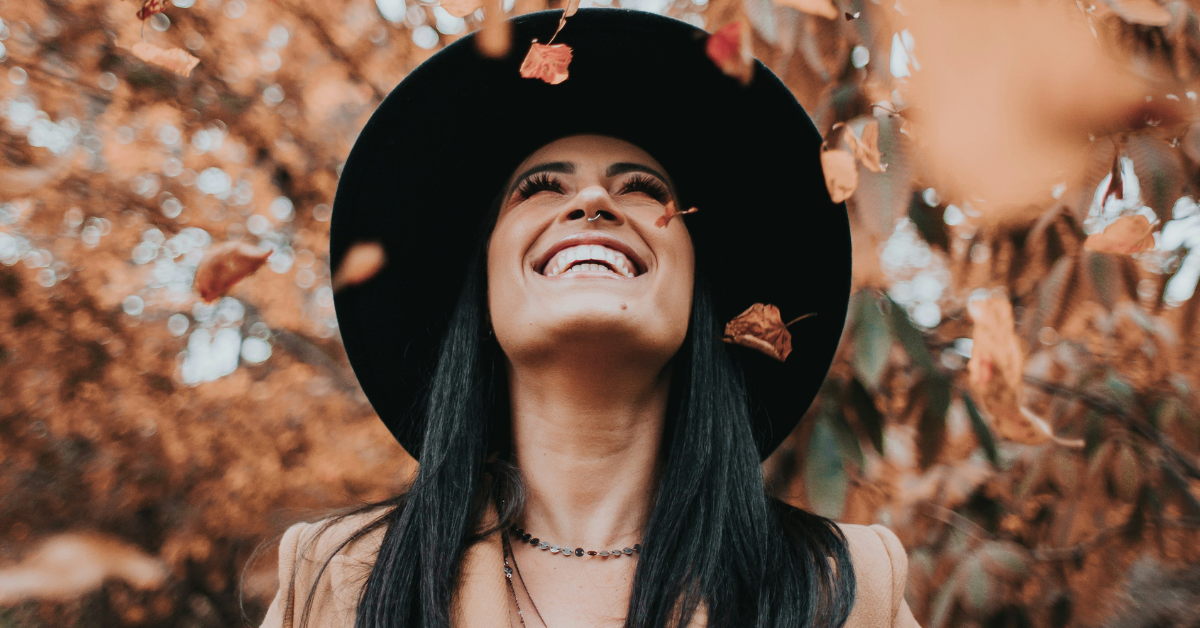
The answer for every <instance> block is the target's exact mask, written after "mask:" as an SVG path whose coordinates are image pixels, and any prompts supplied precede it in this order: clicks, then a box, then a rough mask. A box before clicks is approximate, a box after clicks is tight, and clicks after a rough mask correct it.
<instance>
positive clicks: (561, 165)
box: [508, 161, 575, 196]
mask: <svg viewBox="0 0 1200 628" xmlns="http://www.w3.org/2000/svg"><path fill="white" fill-rule="evenodd" d="M539 172H560V173H562V174H575V164H573V163H571V162H569V161H549V162H546V163H544V164H538V165H536V166H534V167H532V168H530V169H529V170H526V171H525V172H522V173H521V174H519V175H517V178H515V179H513V183H512V185H511V186H509V188H508V196H512V193H513V190H515V189H516V187H517V184H519V183H520V182H522V181H524V180H525V179H528V178H529V177H532V176H533V175H535V174H537V173H539Z"/></svg>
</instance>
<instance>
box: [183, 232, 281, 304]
mask: <svg viewBox="0 0 1200 628" xmlns="http://www.w3.org/2000/svg"><path fill="white" fill-rule="evenodd" d="M270 256H271V252H270V251H264V250H262V249H260V248H258V247H256V246H251V245H249V244H246V243H245V242H230V243H228V244H223V245H221V246H218V247H215V248H213V249H212V250H210V251H209V252H208V254H207V255H205V256H204V259H202V260H200V265H199V266H198V267H197V268H196V278H195V280H194V282H193V285H194V286H195V287H196V292H198V293H199V294H200V298H201V299H203V300H204V301H205V302H206V303H211V302H213V301H216V300H217V299H219V298H221V297H222V296H224V294H225V293H226V292H228V291H229V289H230V288H232V287H233V286H234V284H236V283H237V282H239V281H241V280H243V279H245V278H246V277H248V276H250V275H251V274H253V273H254V271H256V270H258V269H259V268H261V267H262V265H263V264H265V263H266V261H267V258H268V257H270Z"/></svg>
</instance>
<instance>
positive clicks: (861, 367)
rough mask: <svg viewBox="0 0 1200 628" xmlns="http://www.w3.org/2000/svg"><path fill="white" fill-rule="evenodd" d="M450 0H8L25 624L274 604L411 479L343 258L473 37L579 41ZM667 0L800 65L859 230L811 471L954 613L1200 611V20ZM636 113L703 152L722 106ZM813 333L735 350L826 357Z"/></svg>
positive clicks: (951, 619)
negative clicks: (290, 579)
mask: <svg viewBox="0 0 1200 628" xmlns="http://www.w3.org/2000/svg"><path fill="white" fill-rule="evenodd" d="M594 4H599V3H594ZM610 4H616V2H614V3H610ZM435 5H437V3H428V2H420V3H418V2H415V1H411V0H410V1H408V2H407V3H406V2H405V1H404V0H375V1H366V0H361V1H360V0H332V1H331V2H320V3H318V2H305V1H303V0H276V1H271V2H268V1H265V0H172V2H165V1H161V2H160V1H159V0H147V2H145V3H143V2H141V1H140V0H139V1H136V2H135V1H134V0H104V1H101V0H69V1H60V0H30V1H26V2H15V1H12V0H10V1H9V2H8V3H7V4H0V20H2V22H0V45H2V47H0V62H2V64H3V66H4V67H3V68H2V71H0V147H2V148H3V162H0V626H10V625H11V626H172V627H173V626H204V627H207V626H214V627H215V626H234V625H241V622H242V621H243V617H242V613H243V610H244V611H245V613H246V615H247V617H248V618H249V621H250V623H252V624H253V623H256V622H257V620H258V618H259V617H260V616H261V613H262V611H263V610H264V608H265V604H266V603H267V602H268V601H269V599H270V596H271V595H272V594H273V593H274V590H275V587H276V582H275V573H274V568H275V565H274V555H273V547H274V544H275V542H276V540H277V539H276V538H275V535H276V534H278V533H279V532H281V531H282V530H283V528H284V527H286V525H288V524H290V523H292V522H295V521H297V520H300V519H314V518H317V517H320V516H322V515H323V514H324V513H327V512H328V511H329V510H330V509H333V508H338V507H343V506H347V505H352V504H355V503H360V502H363V501H368V500H375V499H381V498H384V497H387V496H389V495H390V494H392V493H393V492H395V491H396V490H398V487H400V486H402V485H403V483H404V482H405V480H406V479H407V478H408V477H410V476H411V473H412V472H413V470H414V464H413V462H412V460H411V459H409V458H408V457H407V456H406V455H405V454H404V453H403V451H402V450H400V448H399V446H398V445H396V444H395V442H394V441H393V440H392V439H391V437H390V435H389V434H388V432H387V430H386V429H385V428H384V427H383V426H382V425H381V424H380V423H379V421H378V420H377V419H376V417H375V416H374V414H373V412H372V410H371V407H370V405H369V404H368V403H367V401H366V399H365V398H364V397H363V395H362V393H361V391H360V390H359V389H358V386H357V383H356V381H355V379H354V376H353V373H352V371H351V370H350V368H349V366H348V364H347V363H346V360H345V356H344V354H343V353H342V349H341V346H340V342H339V339H338V335H337V321H336V317H335V315H334V310H333V301H332V299H333V294H334V291H335V290H340V289H342V288H344V287H346V286H351V285H354V284H356V283H361V282H365V281H370V279H371V277H373V276H374V275H375V274H376V273H377V272H379V271H380V269H382V268H385V267H386V264H387V263H388V260H387V259H386V258H385V257H384V256H383V252H382V249H381V248H380V247H379V245H378V244H377V243H372V242H361V243H358V244H357V245H356V247H355V249H354V253H353V255H352V256H351V258H350V259H349V260H348V261H347V263H346V264H345V265H344V266H343V267H342V269H341V273H340V274H339V276H337V277H332V276H331V273H330V268H329V260H328V248H327V247H328V229H329V219H330V211H331V210H330V204H331V203H332V199H333V195H334V191H335V189H336V184H337V180H338V176H339V175H340V172H341V166H342V164H343V163H344V160H345V159H346V156H347V155H348V153H349V150H350V147H351V146H352V144H353V141H354V139H355V138H356V137H357V134H358V133H359V131H360V130H361V129H362V127H363V125H364V124H365V122H366V120H367V118H368V117H369V115H370V113H371V112H372V111H373V109H374V107H375V106H376V105H378V103H379V102H381V100H382V99H383V98H384V96H385V95H386V94H387V93H388V92H389V90H390V89H391V88H392V87H393V86H394V85H395V84H396V83H397V82H399V81H400V80H401V79H402V78H403V77H404V76H405V75H406V74H407V73H408V72H410V71H411V70H412V69H413V68H414V67H416V65H417V64H418V63H420V62H421V61H422V60H424V59H425V58H427V57H428V56H429V55H430V54H432V52H433V51H435V50H437V49H438V48H440V47H441V46H443V45H445V44H447V43H449V42H451V41H453V40H455V39H457V38H458V37H461V36H462V35H463V34H465V33H467V32H470V31H471V30H474V29H482V30H483V36H481V37H480V39H479V40H477V41H479V42H480V43H479V48H480V50H481V52H483V53H485V54H488V55H490V56H493V57H500V56H503V55H504V54H506V53H507V52H508V51H510V50H511V51H512V52H513V53H514V54H518V55H521V56H522V58H525V59H526V64H524V65H523V66H522V70H521V72H522V74H524V75H526V76H527V77H529V78H530V80H542V81H546V82H547V83H550V84H552V85H553V84H556V83H561V82H562V81H564V80H570V79H569V76H570V61H571V51H570V49H569V48H568V47H566V46H565V45H563V44H560V43H556V41H555V40H554V39H553V38H551V39H550V40H547V41H546V44H545V45H543V44H541V43H537V44H534V45H531V42H528V41H524V42H522V41H511V40H510V37H509V31H508V29H507V27H506V26H505V25H504V22H503V21H502V20H501V19H499V18H501V17H504V16H511V15H515V14H518V13H523V12H527V11H532V10H537V9H542V8H546V5H545V4H544V3H543V2H542V0H517V1H516V2H515V3H507V2H503V1H500V0H496V1H494V2H493V1H488V2H477V1H474V0H456V1H455V2H453V3H451V2H446V3H444V6H443V5H437V6H435ZM555 6H559V5H555ZM578 6H579V5H578V3H574V4H572V5H569V6H568V7H566V8H568V9H573V8H574V7H578ZM625 6H627V7H632V8H639V7H642V8H644V7H649V6H650V5H649V4H645V5H643V4H637V3H635V2H633V1H630V2H626V3H625ZM651 8H657V10H662V11H664V12H666V13H668V14H671V15H674V16H677V17H680V18H682V19H686V20H689V21H691V22H693V23H697V24H703V25H704V27H705V29H706V30H707V31H708V32H709V33H711V35H708V36H707V37H705V40H704V41H703V42H702V43H703V46H700V44H699V43H698V44H697V45H698V50H700V49H702V50H703V51H704V53H705V54H707V55H708V57H709V59H711V60H712V62H713V63H714V65H715V67H717V69H718V70H720V71H721V72H724V73H725V74H727V75H728V76H730V77H732V78H731V80H736V81H739V82H740V83H742V84H744V85H747V88H748V89H752V88H753V85H754V81H755V80H758V79H759V78H760V77H759V76H758V75H756V73H755V72H753V68H754V67H755V63H756V62H755V61H754V59H755V58H757V59H758V60H760V61H762V62H763V63H764V64H765V65H766V66H768V67H769V68H771V69H772V70H773V71H774V72H775V73H776V74H777V75H778V76H780V78H781V79H782V80H784V81H785V82H786V83H787V85H788V86H789V87H790V88H791V89H792V91H793V92H794V93H795V94H796V96H797V98H798V99H799V100H800V102H801V103H802V105H803V106H804V107H805V109H806V110H807V111H808V112H809V113H810V114H811V116H812V118H813V121H814V123H815V124H816V127H817V131H818V132H819V133H820V134H821V137H822V138H823V139H824V145H823V146H822V148H821V153H820V155H813V162H814V163H817V162H819V163H821V164H822V167H823V172H824V174H825V177H826V190H825V192H827V193H829V194H830V196H831V197H832V198H833V199H834V200H835V201H839V202H840V201H845V202H846V207H847V211H848V214H849V217H850V221H851V228H852V235H853V238H854V255H855V258H854V286H853V292H854V295H853V297H852V300H851V304H850V314H849V318H848V321H847V327H846V332H845V334H844V336H843V338H842V341H841V348H840V353H839V355H838V357H837V359H836V360H835V362H834V364H833V367H832V368H831V370H830V372H829V375H828V377H827V379H826V381H825V383H824V386H823V388H822V391H821V394H820V396H819V397H818V399H817V401H816V402H815V403H814V404H813V406H812V408H811V409H810V410H809V411H808V413H807V415H806V416H805V418H804V420H803V421H802V422H801V424H800V426H799V427H798V428H797V430H796V431H795V432H794V433H793V434H792V435H791V437H790V438H789V439H788V440H787V441H786V442H785V443H784V445H783V446H782V447H781V448H780V450H779V451H778V452H777V453H776V454H775V455H774V456H772V458H771V459H769V460H768V461H767V463H766V465H765V470H766V473H767V477H768V482H769V487H770V490H772V491H773V492H775V493H776V494H778V495H780V496H782V497H784V498H785V499H788V500H790V501H791V502H793V503H795V504H797V505H800V506H803V507H806V508H808V509H810V510H812V511H815V512H817V513H819V514H823V515H827V516H830V517H835V518H837V519H839V520H842V521H848V522H852V523H877V522H878V523H883V524H886V525H889V526H891V528H892V529H893V530H895V531H896V532H897V534H898V535H899V536H900V538H901V539H902V540H903V541H904V543H905V546H906V547H907V549H908V551H909V582H908V583H907V584H908V599H909V602H910V605H911V606H912V608H913V610H914V612H915V613H916V616H917V618H918V619H919V620H920V621H921V623H922V625H923V626H926V627H928V628H945V627H949V626H1030V625H1032V626H1051V627H1054V628H1058V627H1063V626H1073V627H1074V626H1078V627H1085V626H1086V627H1092V626H1111V627H1112V628H1118V627H1133V626H1147V627H1149V626H1155V625H1159V626H1164V625H1180V626H1183V625H1194V624H1195V623H1196V621H1197V617H1196V610H1195V609H1196V608H1198V607H1200V604H1198V603H1191V602H1190V601H1196V596H1195V591H1196V590H1200V573H1197V572H1196V568H1195V567H1192V568H1191V569H1190V570H1189V569H1188V568H1187V567H1188V566H1189V565H1195V564H1196V563H1197V562H1200V543H1198V541H1200V538H1198V535H1197V527H1198V526H1200V458H1198V453H1200V407H1198V405H1197V397H1196V387H1197V386H1198V385H1200V344H1198V341H1197V338H1200V297H1198V296H1194V291H1195V285H1196V282H1197V277H1198V276H1200V253H1198V252H1196V249H1197V247H1200V207H1197V205H1196V203H1195V202H1194V199H1195V198H1196V195H1197V193H1200V189H1198V188H1197V180H1198V179H1197V175H1198V173H1200V105H1198V104H1197V103H1198V99H1197V96H1196V94H1197V92H1200V80H1198V79H1200V74H1198V73H1200V65H1198V63H1200V31H1197V29H1196V23H1197V9H1200V5H1197V4H1193V3H1191V2H1185V1H1172V2H1161V3H1160V2H1158V1H1156V0H1138V1H1136V2H1134V1H1130V0H1120V1H1118V0H1110V1H1109V2H1107V3H1099V4H1092V3H1088V2H1083V3H1075V2H1070V1H1067V0H1063V1H1061V2H1049V3H1044V2H1043V3H1019V4H1013V3H962V2H944V1H942V0H917V1H912V0H905V1H904V2H901V3H893V2H884V3H866V2H851V3H844V2H843V3H834V2H828V1H827V0H775V1H772V0H709V2H707V3H705V2H682V1H681V2H672V3H666V4H662V3H656V4H654V5H653V7H651ZM570 12H571V11H570V10H568V11H567V13H570ZM564 19H565V20H568V21H569V19H570V18H569V16H567V15H564ZM547 35H550V34H549V33H547ZM559 46H562V47H561V48H560V47H559ZM548 89H550V88H548ZM614 89H619V86H614ZM631 102H636V103H637V104H636V105H631V106H638V107H644V108H645V109H646V112H645V115H647V116H658V117H662V118H664V119H666V118H668V117H670V116H686V117H687V119H688V120H689V121H690V124H693V125H694V127H695V132H696V133H697V134H698V135H697V138H698V141H703V135H704V133H705V132H706V128H705V121H704V120H703V119H701V118H698V117H697V116H696V113H695V112H696V111H702V106H701V105H702V104H697V103H679V102H675V101H673V100H672V99H671V98H670V96H669V95H661V97H658V98H654V99H650V100H645V99H642V100H637V101H631ZM561 114H562V112H553V113H552V114H548V115H561ZM713 122H716V121H713ZM728 122H729V121H726V120H722V121H720V123H722V124H726V123H728ZM463 123H464V124H498V123H503V121H495V120H471V121H463ZM734 123H736V121H734ZM735 157H739V158H740V156H735ZM755 184H763V185H765V184H779V185H788V184H789V182H787V181H779V182H756V183H755ZM797 207H798V209H797V211H805V205H804V203H797ZM754 209H755V208H739V211H740V212H741V214H740V215H745V216H751V215H752V212H753V211H754ZM690 211H694V209H690V210H688V211H679V210H678V208H676V207H674V206H673V205H672V206H671V208H670V209H669V210H668V211H667V212H666V213H665V214H664V216H663V219H662V221H661V222H662V225H663V226H664V227H669V228H672V229H675V228H678V226H675V225H671V223H672V222H677V223H682V224H683V225H684V226H686V222H687V219H688V217H686V216H684V214H686V213H688V212H690ZM705 211H706V212H707V211H710V210H709V208H705ZM713 211H715V208H714V209H713ZM674 218H679V220H674ZM747 219H750V218H747ZM762 226H763V228H770V227H771V226H770V225H769V224H764V225H762ZM769 271H770V269H761V272H769ZM813 271H814V272H820V269H814V270H813ZM795 289H797V290H803V289H804V287H803V286H795ZM804 314H805V312H782V313H780V312H779V311H778V310H777V309H775V308H774V306H772V305H771V304H757V305H755V306H754V307H752V308H750V310H748V311H747V312H746V313H744V314H743V315H742V316H740V317H738V318H736V319H734V320H733V321H724V322H725V323H727V324H728V326H727V327H726V328H725V330H724V332H725V338H726V340H727V341H728V342H730V343H735V344H739V345H742V346H750V347H754V348H755V349H757V350H760V351H763V352H764V353H766V354H768V355H772V356H774V357H776V358H778V359H781V360H782V359H787V357H788V352H789V351H791V352H792V355H793V357H792V359H795V358H794V355H795V354H796V352H801V351H803V350H804V347H801V346H794V347H793V346H791V344H790V334H789V333H788V331H787V330H788V327H787V324H785V321H792V320H793V319H796V318H798V317H799V318H802V317H803V315H804ZM795 324H796V325H803V324H805V323H803V322H795ZM260 548H261V549H262V551H261V553H260V554H259V555H258V556H257V559H256V560H251V558H252V556H254V555H255V551H256V549H260ZM1155 592H1170V597H1169V599H1167V597H1164V596H1156V595H1155ZM243 595H244V598H243V597H242V596H243ZM1189 596H1190V597H1189ZM243 600H244V604H243ZM1189 612H1190V613H1192V614H1191V615H1190V616H1189V615H1188V613H1189ZM1189 622H1190V623H1189Z"/></svg>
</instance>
